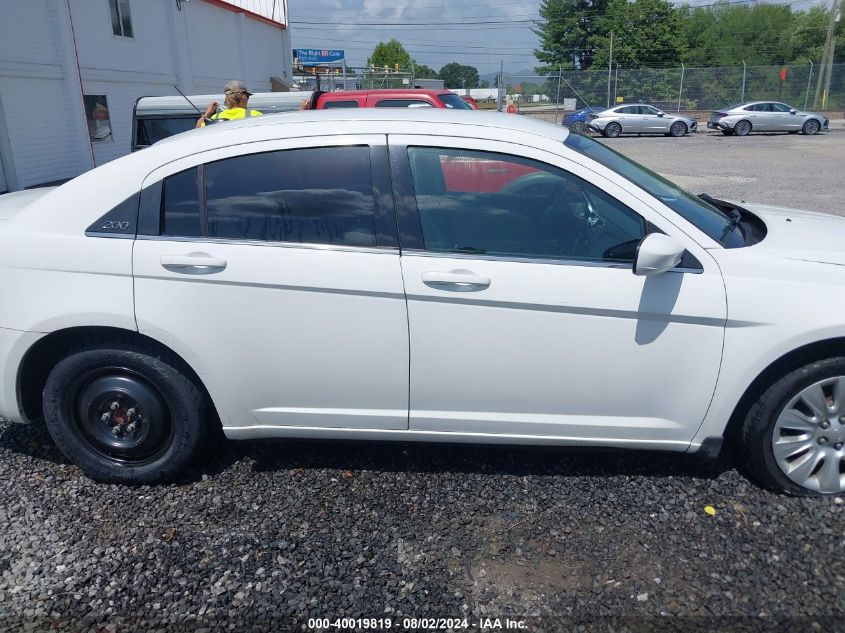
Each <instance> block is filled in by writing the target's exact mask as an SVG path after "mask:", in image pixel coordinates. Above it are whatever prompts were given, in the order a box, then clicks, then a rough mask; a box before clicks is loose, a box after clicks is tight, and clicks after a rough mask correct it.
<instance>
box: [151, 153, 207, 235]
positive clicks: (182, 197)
mask: <svg viewBox="0 0 845 633" xmlns="http://www.w3.org/2000/svg"><path fill="white" fill-rule="evenodd" d="M161 218H162V224H161V229H162V234H164V235H173V236H179V237H199V236H201V235H202V223H201V221H200V201H199V177H198V169H197V168H196V167H194V168H192V169H188V170H186V171H183V172H180V173H178V174H174V175H173V176H170V177H169V178H166V179H165V180H164V186H163V187H162V196H161Z"/></svg>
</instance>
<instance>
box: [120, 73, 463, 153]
mask: <svg viewBox="0 0 845 633" xmlns="http://www.w3.org/2000/svg"><path fill="white" fill-rule="evenodd" d="M305 99H307V100H308V101H309V108H310V109H312V110H324V109H331V108H397V107H398V108H429V107H430V108H450V109H457V110H470V109H472V105H470V104H469V103H467V102H465V101H464V100H463V99H462V98H461V97H460V96H458V95H456V94H455V93H453V92H450V91H448V90H419V89H407V88H406V89H397V90H354V91H337V92H323V91H319V90H317V91H314V92H263V93H256V94H254V95H252V96H251V97H250V99H249V107H250V109H251V110H258V111H259V112H261V113H262V114H276V113H280V112H291V111H296V110H299V106H300V103H301V102H302V101H303V100H305ZM212 101H217V102H218V103H223V102H224V99H223V95H191V96H188V97H184V96H182V95H177V96H165V97H141V98H140V99H138V100H137V101H136V102H135V107H134V108H133V111H132V151H133V152H134V151H136V150H139V149H143V148H145V147H149V146H150V145H152V144H153V143H155V142H157V141H160V140H161V139H163V138H167V137H168V136H173V135H174V134H179V133H180V132H185V131H187V130H191V129H193V128H194V125H195V124H196V122H197V119H198V118H199V113H198V112H197V109H199V110H202V111H204V110H205V108H206V107H207V106H208V104H209V103H211V102H212Z"/></svg>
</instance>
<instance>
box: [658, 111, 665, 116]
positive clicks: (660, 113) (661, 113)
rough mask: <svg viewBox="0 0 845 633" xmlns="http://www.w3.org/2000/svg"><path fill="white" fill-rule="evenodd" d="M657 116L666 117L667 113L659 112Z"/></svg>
mask: <svg viewBox="0 0 845 633" xmlns="http://www.w3.org/2000/svg"><path fill="white" fill-rule="evenodd" d="M657 116H666V113H665V112H660V111H658V112H657Z"/></svg>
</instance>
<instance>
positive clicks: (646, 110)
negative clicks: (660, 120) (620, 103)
mask: <svg viewBox="0 0 845 633" xmlns="http://www.w3.org/2000/svg"><path fill="white" fill-rule="evenodd" d="M658 112H659V110H658V109H657V108H652V107H651V106H640V114H650V115H652V116H657V113H658Z"/></svg>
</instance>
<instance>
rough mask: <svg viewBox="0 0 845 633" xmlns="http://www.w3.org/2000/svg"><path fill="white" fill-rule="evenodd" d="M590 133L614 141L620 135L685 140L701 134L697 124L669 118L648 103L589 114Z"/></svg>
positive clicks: (678, 117)
mask: <svg viewBox="0 0 845 633" xmlns="http://www.w3.org/2000/svg"><path fill="white" fill-rule="evenodd" d="M588 116H589V119H590V120H589V123H588V124H587V126H588V127H589V129H591V130H594V131H596V132H601V133H602V134H604V135H605V136H607V137H610V138H615V137H617V136H619V135H621V134H666V135H667V136H684V135H685V134H688V133H689V132H696V131H697V130H698V122H697V121H696V120H695V119H691V118H689V117H685V116H680V115H678V114H668V113H666V112H663V111H662V110H658V109H657V108H655V107H654V106H650V105H647V104H645V103H630V104H628V105H624V106H616V107H613V108H608V109H607V110H602V111H601V112H593V113H592V114H589V115H588Z"/></svg>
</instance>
